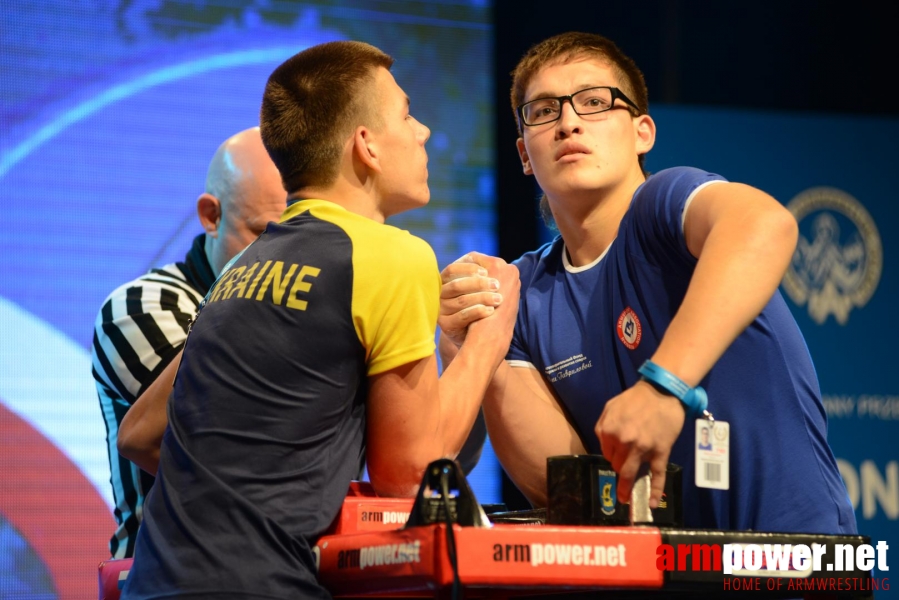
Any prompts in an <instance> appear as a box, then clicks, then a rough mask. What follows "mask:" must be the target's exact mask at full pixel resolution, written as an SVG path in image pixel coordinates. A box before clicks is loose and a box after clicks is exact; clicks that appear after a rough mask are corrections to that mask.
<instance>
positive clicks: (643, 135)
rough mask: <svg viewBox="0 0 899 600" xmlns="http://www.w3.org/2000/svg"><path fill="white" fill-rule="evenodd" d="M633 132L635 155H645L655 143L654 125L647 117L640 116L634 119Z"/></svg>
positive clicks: (650, 118)
mask: <svg viewBox="0 0 899 600" xmlns="http://www.w3.org/2000/svg"><path fill="white" fill-rule="evenodd" d="M634 131H635V133H636V134H637V135H636V143H637V148H636V150H637V154H638V155H640V154H646V153H647V152H649V151H650V150H652V147H653V146H654V145H655V143H656V123H655V121H653V120H652V117H650V116H649V115H640V116H639V117H635V118H634Z"/></svg>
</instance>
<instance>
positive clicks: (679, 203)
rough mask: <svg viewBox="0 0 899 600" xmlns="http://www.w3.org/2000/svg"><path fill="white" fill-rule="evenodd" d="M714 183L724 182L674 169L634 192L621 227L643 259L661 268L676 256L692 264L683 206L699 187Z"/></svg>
mask: <svg viewBox="0 0 899 600" xmlns="http://www.w3.org/2000/svg"><path fill="white" fill-rule="evenodd" d="M713 181H726V180H725V179H724V178H723V177H721V176H720V175H716V174H714V173H709V172H707V171H703V170H701V169H695V168H693V167H673V168H670V169H665V170H663V171H659V172H658V173H655V174H654V175H652V176H650V177H649V178H648V179H647V180H646V182H645V183H644V184H643V185H641V186H640V187H639V188H638V189H637V192H636V193H635V194H634V201H633V204H632V205H631V209H630V211H628V215H627V216H626V217H625V220H626V221H627V222H626V223H623V224H622V225H623V226H627V227H628V228H629V229H630V230H631V232H632V233H633V235H634V236H635V237H636V239H637V240H638V242H639V246H640V247H641V248H642V250H643V255H644V257H645V258H646V260H648V261H649V262H650V263H652V264H656V265H664V264H666V263H668V262H669V261H670V260H671V259H672V258H674V256H677V257H679V258H680V259H681V260H686V261H687V262H691V263H692V262H695V259H694V258H693V256H692V255H691V254H690V251H689V250H688V249H687V242H686V239H685V238H684V231H683V226H682V223H683V214H684V207H685V206H686V204H687V200H688V199H689V198H690V197H691V196H692V195H693V194H694V193H695V192H696V191H697V189H698V188H699V187H700V186H703V185H705V184H707V183H709V182H713ZM672 253H674V256H672Z"/></svg>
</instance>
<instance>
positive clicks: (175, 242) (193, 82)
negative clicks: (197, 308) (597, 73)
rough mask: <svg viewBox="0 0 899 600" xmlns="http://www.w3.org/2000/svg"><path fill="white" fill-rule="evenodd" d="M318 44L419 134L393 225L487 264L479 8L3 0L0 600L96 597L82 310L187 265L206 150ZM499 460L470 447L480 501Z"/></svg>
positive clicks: (92, 403) (103, 486)
mask: <svg viewBox="0 0 899 600" xmlns="http://www.w3.org/2000/svg"><path fill="white" fill-rule="evenodd" d="M363 6H364V7H365V9H364V10H363V9H360V8H359V7H363ZM335 39H358V40H362V41H367V42H369V43H372V44H374V45H376V46H379V47H381V48H382V49H384V50H385V51H386V52H388V53H390V54H391V55H393V56H394V57H395V59H396V63H395V65H394V68H393V73H394V75H395V77H396V79H397V81H398V83H399V84H400V85H401V86H402V87H403V88H404V89H405V91H406V92H407V93H408V94H409V96H410V97H411V101H412V104H411V109H412V113H413V114H414V115H415V116H416V117H417V118H418V119H419V120H420V121H422V122H423V123H425V124H426V125H428V126H429V127H430V128H431V131H432V134H431V139H430V141H429V142H428V145H427V148H428V153H429V157H430V162H429V171H430V174H431V175H430V185H431V197H432V200H431V204H430V206H428V207H427V208H425V209H421V210H419V211H416V212H415V213H413V214H409V215H405V216H402V217H399V218H396V219H394V220H392V221H391V222H392V224H394V225H397V226H399V227H403V228H407V229H409V230H411V231H412V232H413V233H415V234H417V235H419V236H421V237H423V238H425V239H426V240H427V241H428V242H430V243H431V245H432V246H433V247H434V249H435V250H436V253H437V257H438V261H439V262H440V264H441V266H442V265H445V264H446V263H448V262H450V261H452V260H454V259H455V258H457V257H458V256H460V255H461V254H462V253H463V252H465V251H468V250H471V249H477V250H480V251H482V252H488V253H495V252H496V242H495V234H494V225H495V216H494V208H493V205H494V201H493V193H494V187H495V186H494V168H493V139H492V136H493V133H492V132H493V114H492V110H491V107H490V106H489V103H488V101H487V100H486V99H489V98H492V97H493V91H492V81H491V80H490V78H489V76H488V74H489V72H490V70H491V64H492V50H491V44H492V28H491V24H490V1H489V0H478V1H472V2H454V1H447V2H418V1H410V2H402V1H383V2H380V1H372V2H366V3H359V2H352V3H350V2H340V1H337V2H334V1H327V2H302V3H301V2H268V1H257V0H246V1H243V0H216V1H206V0H203V1H197V2H181V1H175V0H108V1H105V2H83V1H72V0H41V1H39V2H38V1H31V2H28V1H24V0H5V1H4V2H3V3H0V102H2V104H0V231H2V234H0V598H47V599H51V598H60V599H63V598H66V599H73V600H83V599H85V598H91V597H96V593H97V591H96V589H97V587H96V586H97V584H96V567H97V563H98V562H99V561H100V560H102V559H104V558H107V557H108V550H107V542H108V539H109V536H110V535H111V534H112V532H113V528H114V527H113V517H112V512H111V508H110V507H111V492H110V485H109V465H108V459H107V455H106V450H105V435H106V431H105V428H104V425H103V420H102V417H101V414H100V410H99V405H98V401H97V397H96V392H95V391H94V384H93V379H92V377H91V361H90V345H91V336H92V331H93V323H94V318H95V316H96V313H97V311H98V309H99V307H100V305H101V303H102V301H103V299H104V297H105V296H106V294H108V293H109V292H110V291H111V290H112V289H114V288H115V287H117V286H118V285H119V284H121V283H123V282H125V281H127V280H130V279H132V278H134V277H136V276H138V275H140V274H142V273H144V272H146V271H147V270H148V269H149V268H150V267H153V266H158V265H161V264H164V263H166V262H170V261H174V260H180V259H182V258H183V257H184V254H185V252H186V251H187V249H188V248H189V245H190V241H191V239H192V238H193V236H195V235H196V234H197V233H200V227H199V224H198V222H197V218H196V212H195V206H196V204H195V202H196V198H197V196H198V195H199V194H200V193H202V191H203V183H204V180H205V173H206V166H207V163H208V161H209V159H210V158H211V157H212V154H213V152H214V151H215V149H216V148H217V146H218V145H219V143H221V142H222V141H223V140H224V139H225V138H227V137H228V136H230V135H231V134H233V133H236V132H237V131H240V130H242V129H244V128H246V127H250V126H253V125H256V124H258V111H259V103H260V100H261V97H262V91H263V88H264V85H265V81H266V79H267V77H268V75H269V73H270V72H271V71H272V70H273V69H274V68H275V67H276V66H277V65H278V64H280V63H281V62H282V61H283V60H285V59H286V58H288V57H289V56H291V55H293V54H294V53H296V52H298V51H300V50H302V49H303V48H305V47H307V46H309V45H311V44H315V43H318V42H323V41H328V40H335ZM497 469H498V467H497V463H496V460H495V458H494V457H493V455H492V452H491V451H490V449H489V448H487V449H486V450H485V452H484V455H483V457H482V460H481V463H480V465H479V466H478V467H477V469H476V470H475V473H474V474H473V476H472V482H473V486H474V487H475V489H476V493H477V494H478V496H479V499H481V500H482V501H485V502H496V501H499V499H500V498H499V493H500V492H499V477H498V471H497Z"/></svg>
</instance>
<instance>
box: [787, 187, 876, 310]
mask: <svg viewBox="0 0 899 600" xmlns="http://www.w3.org/2000/svg"><path fill="white" fill-rule="evenodd" d="M787 208H788V209H789V210H790V212H792V213H793V216H795V217H796V220H797V221H798V222H799V227H800V234H799V242H798V244H797V245H796V252H795V253H794V254H793V261H792V263H791V264H790V267H789V268H788V269H787V273H786V275H785V276H784V280H783V286H784V289H785V290H786V292H787V295H789V296H790V298H791V299H792V300H793V302H795V303H796V304H798V305H799V306H803V305H805V304H806V303H807V304H808V314H809V316H811V318H812V319H814V320H815V322H816V323H818V324H819V325H821V324H823V323H824V321H826V320H827V316H828V315H833V316H834V318H835V319H836V320H837V323H839V324H840V325H845V324H846V323H847V322H848V320H849V313H850V311H851V310H852V309H853V308H856V307H862V306H864V305H865V304H867V303H868V300H870V299H871V296H873V295H874V291H875V290H876V289H877V284H878V283H879V282H880V273H881V271H882V269H883V248H882V246H881V243H880V234H878V232H877V226H876V225H875V224H874V219H872V218H871V215H870V214H869V213H868V211H867V210H865V207H864V206H862V204H861V203H860V202H859V201H858V200H856V199H855V198H853V197H852V196H850V195H849V194H847V193H846V192H844V191H842V190H838V189H836V188H831V187H814V188H810V189H807V190H805V191H804V192H802V193H800V194H799V195H797V196H796V197H795V198H793V199H792V200H790V202H789V203H788V204H787ZM841 217H842V218H841ZM841 223H842V225H843V227H842V228H841ZM809 225H810V236H809V237H806V236H805V235H803V233H802V232H803V230H808V229H809V227H808V226H809ZM841 229H842V231H841Z"/></svg>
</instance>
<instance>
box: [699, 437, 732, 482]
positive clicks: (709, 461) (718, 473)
mask: <svg viewBox="0 0 899 600" xmlns="http://www.w3.org/2000/svg"><path fill="white" fill-rule="evenodd" d="M694 439H695V440H696V444H695V454H696V487H701V488H710V489H713V490H726V489H729V488H730V424H729V423H727V422H725V421H719V420H717V419H715V420H714V421H712V420H709V419H696V437H695V438H694Z"/></svg>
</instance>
